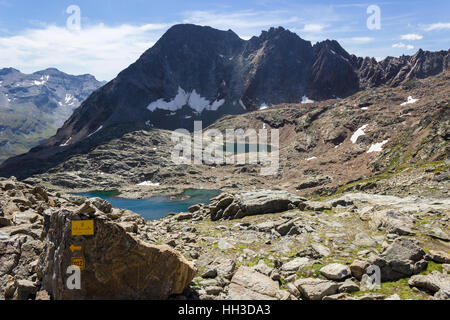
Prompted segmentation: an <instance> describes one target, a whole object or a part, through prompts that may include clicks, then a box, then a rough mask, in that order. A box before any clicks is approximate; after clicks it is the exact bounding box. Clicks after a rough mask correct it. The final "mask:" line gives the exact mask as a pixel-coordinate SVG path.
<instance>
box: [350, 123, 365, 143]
mask: <svg viewBox="0 0 450 320" xmlns="http://www.w3.org/2000/svg"><path fill="white" fill-rule="evenodd" d="M367 126H368V125H367V124H365V125H363V126H362V127H361V128H359V129H358V130H356V132H355V133H354V134H353V135H352V137H351V138H350V140H351V142H352V143H356V141H358V138H359V137H361V136H363V135H365V134H366V133H365V132H364V130H365V129H366V128H367Z"/></svg>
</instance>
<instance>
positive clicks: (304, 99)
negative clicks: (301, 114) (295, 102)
mask: <svg viewBox="0 0 450 320" xmlns="http://www.w3.org/2000/svg"><path fill="white" fill-rule="evenodd" d="M306 103H314V100H311V99H309V98H308V97H307V96H303V97H302V104H306Z"/></svg>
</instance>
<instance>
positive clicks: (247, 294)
mask: <svg viewBox="0 0 450 320" xmlns="http://www.w3.org/2000/svg"><path fill="white" fill-rule="evenodd" d="M278 291H279V285H278V282H275V281H273V280H272V279H270V278H269V277H267V276H265V275H263V274H261V273H259V272H257V271H255V270H253V269H251V268H248V267H240V268H239V269H238V270H237V271H236V273H235V274H234V276H233V278H232V279H231V283H230V286H229V295H230V297H231V298H232V299H233V300H243V299H250V300H255V298H256V299H258V300H273V299H276V296H277V293H278Z"/></svg>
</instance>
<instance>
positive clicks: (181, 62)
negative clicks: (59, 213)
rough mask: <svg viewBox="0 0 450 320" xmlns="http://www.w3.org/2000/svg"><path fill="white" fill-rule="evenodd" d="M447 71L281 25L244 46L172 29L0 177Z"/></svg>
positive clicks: (444, 63)
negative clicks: (122, 141) (145, 132)
mask: <svg viewBox="0 0 450 320" xmlns="http://www.w3.org/2000/svg"><path fill="white" fill-rule="evenodd" d="M449 66H450V50H446V51H439V52H428V51H423V50H419V51H418V52H417V53H416V54H415V55H413V56H402V57H399V58H392V57H388V58H386V59H385V60H383V61H380V62H377V61H376V60H375V59H374V58H360V57H356V56H355V55H350V54H349V53H347V52H346V51H345V50H344V49H343V48H342V47H341V46H340V45H339V43H338V42H337V41H331V40H326V41H323V42H319V43H317V44H315V45H312V44H311V42H309V41H305V40H303V39H301V38H300V37H299V36H298V35H297V34H295V33H292V32H290V31H288V30H285V29H284V28H282V27H279V28H271V29H270V30H269V31H263V32H262V33H261V35H260V36H259V37H253V38H251V39H250V40H248V41H246V40H242V39H240V38H239V37H238V36H237V35H236V34H235V33H234V32H233V31H231V30H228V31H220V30H216V29H213V28H210V27H202V26H197V25H190V24H183V25H176V26H173V27H172V28H170V29H169V30H168V31H167V32H166V33H165V34H164V35H163V36H162V37H161V39H160V40H159V41H158V42H157V43H156V44H155V45H154V46H153V47H152V48H150V49H149V50H147V51H146V52H145V53H144V54H143V55H142V56H141V57H140V58H139V59H138V60H137V61H136V62H135V63H134V64H132V65H131V66H129V67H128V68H127V69H125V70H123V71H122V72H121V73H120V74H119V75H118V76H117V78H115V79H114V80H112V81H111V82H109V83H108V84H106V85H105V86H103V87H102V88H101V89H99V90H97V91H95V92H94V93H93V94H92V95H90V96H89V98H88V99H86V100H85V101H84V102H83V103H82V104H81V106H80V107H79V108H78V109H76V110H75V111H74V113H73V115H72V116H71V117H70V118H69V120H67V121H66V122H65V123H64V125H63V126H62V128H60V129H59V130H58V132H57V134H56V135H55V136H53V137H52V138H50V139H48V140H47V141H46V142H45V143H43V144H42V145H40V146H39V147H36V148H34V149H33V150H31V152H30V153H28V154H27V155H24V156H20V157H17V158H13V159H10V160H8V161H7V162H5V164H4V165H2V166H1V167H0V175H10V174H16V175H17V174H18V171H20V175H22V176H27V175H29V174H33V173H35V172H42V171H45V170H46V169H47V168H49V167H52V166H54V165H55V164H57V163H60V162H61V161H64V159H67V158H68V157H70V156H71V155H73V154H79V153H85V152H87V151H88V150H90V149H92V148H93V147H95V146H97V145H100V144H103V143H105V142H106V141H109V140H111V139H113V138H118V137H121V136H122V135H123V134H124V133H126V132H131V131H136V130H139V129H150V128H161V129H168V130H173V129H177V128H186V129H188V130H192V129H193V123H194V120H203V125H204V126H207V125H209V124H212V123H213V122H214V121H215V120H217V119H218V118H220V117H221V116H223V115H225V114H241V113H245V112H249V111H253V110H258V109H261V108H263V107H267V106H271V105H277V104H281V103H300V102H310V101H311V100H324V99H330V98H345V97H348V96H350V95H352V94H354V93H356V92H358V91H359V90H362V89H365V88H369V87H376V86H381V85H387V86H392V87H395V86H398V85H400V84H405V83H407V82H408V81H410V80H413V79H416V78H425V77H428V76H432V75H436V74H439V73H441V72H442V71H444V70H446V69H448V68H449ZM45 79H46V78H45V77H44V78H43V80H41V78H38V79H36V81H45ZM25 171H26V172H25Z"/></svg>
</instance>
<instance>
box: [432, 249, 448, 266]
mask: <svg viewBox="0 0 450 320" xmlns="http://www.w3.org/2000/svg"><path fill="white" fill-rule="evenodd" d="M429 254H430V257H431V260H433V261H434V262H437V263H450V254H448V253H447V252H444V251H437V250H430V253H429Z"/></svg>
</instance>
